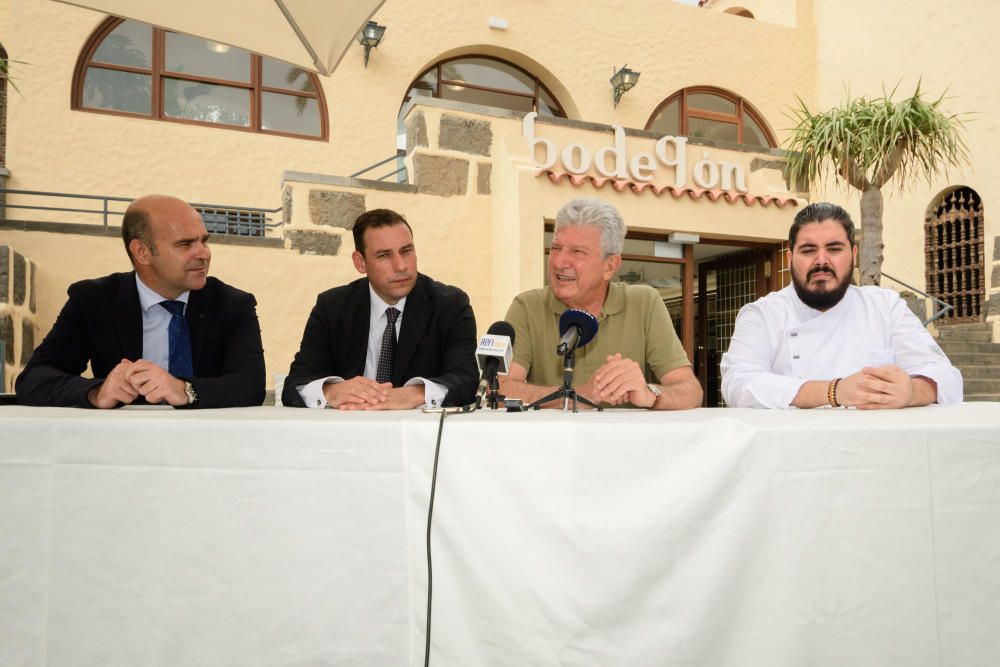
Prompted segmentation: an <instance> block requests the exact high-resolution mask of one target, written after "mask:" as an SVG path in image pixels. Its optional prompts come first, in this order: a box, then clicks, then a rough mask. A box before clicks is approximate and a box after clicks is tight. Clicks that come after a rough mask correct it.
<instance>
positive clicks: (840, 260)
mask: <svg viewBox="0 0 1000 667" xmlns="http://www.w3.org/2000/svg"><path fill="white" fill-rule="evenodd" d="M788 246H789V248H790V250H789V251H788V265H789V268H790V269H791V274H792V284H791V285H789V286H788V287H786V288H784V289H782V290H781V291H778V292H772V293H771V294H768V295H767V296H765V297H763V298H761V299H758V300H757V301H755V302H754V303H751V304H747V305H746V306H743V308H742V309H741V310H740V312H739V315H738V316H737V318H736V329H735V331H734V333H733V337H732V341H731V343H730V345H729V351H728V352H726V354H725V355H724V356H723V357H722V364H721V369H722V396H723V398H724V399H725V401H726V404H727V405H729V406H732V407H753V408H789V407H797V408H815V407H819V406H825V405H831V406H833V407H841V406H844V407H856V408H860V409H880V408H904V407H908V406H916V405H927V404H929V403H935V402H936V403H942V404H944V403H961V402H962V374H961V373H959V371H958V369H956V368H955V367H954V366H952V365H951V362H949V361H948V358H947V357H946V356H945V354H944V352H942V351H941V348H940V347H938V345H937V343H935V342H934V339H933V338H932V337H931V335H930V334H929V333H927V330H926V329H925V328H924V327H923V325H921V323H920V320H918V319H917V318H916V316H915V315H914V314H913V313H912V312H910V309H909V308H908V307H907V306H906V303H904V302H903V300H902V299H901V298H900V297H899V295H898V294H897V293H896V292H894V291H892V290H888V289H882V288H880V287H872V286H868V287H856V286H854V285H851V284H850V282H851V275H852V272H853V270H854V264H855V261H856V260H857V254H858V248H857V246H856V245H855V243H854V223H853V222H852V221H851V217H850V215H849V214H848V213H847V211H845V210H844V209H843V208H841V207H840V206H836V205H834V204H828V203H815V204H810V205H809V206H807V207H806V208H804V209H802V210H801V211H799V213H798V215H796V216H795V222H794V223H793V224H792V227H791V229H790V230H789V233H788Z"/></svg>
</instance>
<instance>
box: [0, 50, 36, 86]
mask: <svg viewBox="0 0 1000 667" xmlns="http://www.w3.org/2000/svg"><path fill="white" fill-rule="evenodd" d="M27 64H29V63H26V62H24V61H23V60H10V59H9V58H0V79H6V80H7V83H9V84H10V87H11V88H13V89H14V90H15V91H17V92H18V93H20V92H21V91H20V89H18V87H17V83H16V82H15V81H14V76H13V75H12V74H13V72H14V69H15V68H14V65H27Z"/></svg>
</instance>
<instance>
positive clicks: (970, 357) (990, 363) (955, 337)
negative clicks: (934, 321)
mask: <svg viewBox="0 0 1000 667" xmlns="http://www.w3.org/2000/svg"><path fill="white" fill-rule="evenodd" d="M937 329H938V340H937V342H938V345H940V346H941V349H942V350H944V352H945V354H947V355H948V358H949V359H951V363H953V364H955V367H956V368H958V370H960V371H961V372H962V379H963V381H964V384H965V400H966V401H991V402H1000V343H994V342H993V325H992V324H990V323H988V322H971V323H968V324H951V325H940V326H938V328H937Z"/></svg>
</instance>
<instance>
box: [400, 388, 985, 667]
mask: <svg viewBox="0 0 1000 667" xmlns="http://www.w3.org/2000/svg"><path fill="white" fill-rule="evenodd" d="M404 436H406V437H407V438H408V440H407V442H406V445H407V446H406V448H405V449H404V451H405V452H406V455H407V460H406V463H405V465H404V469H405V470H406V474H407V481H408V483H409V486H408V490H407V496H408V498H409V511H410V516H411V522H410V527H411V533H410V536H409V542H410V544H411V553H413V554H414V557H412V558H411V560H410V567H411V579H412V580H413V581H414V584H415V586H414V591H415V592H414V595H413V597H412V598H411V605H412V611H411V613H412V615H413V617H414V619H415V620H416V621H417V622H416V623H415V625H414V628H415V630H414V632H413V634H412V635H411V640H412V641H413V645H412V647H411V648H412V653H411V654H412V655H418V656H419V655H421V654H420V653H419V652H418V650H417V649H418V648H420V649H422V645H423V634H422V632H421V631H420V628H421V625H422V622H423V617H424V611H423V606H424V599H423V597H420V596H418V595H417V594H416V591H419V590H421V587H422V586H423V582H424V581H425V579H426V576H425V574H424V563H423V562H422V560H421V559H419V558H416V557H415V554H416V551H414V550H412V545H414V544H416V543H417V542H419V541H420V540H422V539H423V534H422V530H423V524H422V522H418V521H416V519H417V518H420V517H422V515H423V513H424V512H425V508H426V502H427V490H426V489H427V480H428V479H429V470H430V461H431V456H430V448H431V444H430V442H429V438H428V434H426V433H424V432H416V429H414V428H407V429H406V430H405V431H404ZM438 475H439V477H438V488H437V496H436V501H435V509H434V552H433V553H434V561H433V562H434V609H433V614H432V619H433V626H432V639H433V644H432V646H433V651H432V658H433V659H432V664H436V665H456V666H457V665H461V666H463V667H471V666H475V665H491V666H494V665H510V666H515V665H574V666H594V667H597V666H602V667H606V666H611V665H613V666H623V665H631V666H635V667H650V666H657V667H662V666H678V667H679V666H681V665H684V666H691V665H707V666H747V667H781V666H787V667H802V666H804V665H829V666H836V667H841V666H846V665H850V666H851V667H859V666H864V665H870V666H872V667H876V666H877V667H885V666H888V665H893V666H896V665H900V666H901V665H906V666H907V667H919V666H923V665H944V666H959V665H961V666H963V667H968V666H975V665H982V666H983V667H996V665H998V664H1000V406H996V405H984V404H970V405H965V406H955V407H952V408H942V407H937V406H935V407H929V408H925V409H917V410H905V411H900V412H877V413H876V412H867V413H866V412H858V411H844V410H812V411H788V412H784V411H783V412H774V411H751V410H699V411H693V412H683V413H674V414H669V415H665V414H649V413H645V412H640V413H624V414H623V413H622V412H609V413H604V414H593V413H590V414H578V415H572V414H558V413H547V414H545V415H544V416H540V415H538V414H498V415H487V414H482V413H479V414H474V415H469V416H458V417H449V418H448V420H447V421H446V424H445V430H444V437H443V442H442V450H441V459H440V464H439V472H438ZM418 524H419V525H418ZM414 528H416V530H414ZM418 533H419V534H418ZM416 664H419V663H418V662H417V661H416V660H411V665H416Z"/></svg>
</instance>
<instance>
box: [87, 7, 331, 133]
mask: <svg viewBox="0 0 1000 667" xmlns="http://www.w3.org/2000/svg"><path fill="white" fill-rule="evenodd" d="M73 108H74V109H80V110H83V111H95V112H99V113H112V114H121V115H127V116H145V117H148V118H155V119H157V120H167V121H173V122H181V123H194V124H198V125H211V126H216V127H218V126H221V127H228V128H232V129H241V130H247V131H251V132H264V133H267V134H280V135H284V136H292V137H305V138H314V139H326V137H327V120H326V119H327V112H326V103H325V102H324V100H323V93H322V91H321V89H320V85H319V80H318V79H317V78H316V76H315V75H313V74H311V73H309V72H307V71H305V70H303V69H300V68H298V67H295V66H294V65H289V64H288V63H284V62H281V61H279V60H275V59H273V58H268V57H266V56H260V55H257V54H255V53H250V52H249V51H245V50H244V49H239V48H236V47H234V46H227V45H225V44H219V43H218V42H213V41H210V40H206V39H201V38H200V37H192V36H190V35H185V34H182V33H176V32H170V31H168V30H163V29H161V28H154V27H152V26H150V25H147V24H145V23H138V22H136V21H131V20H124V19H119V18H110V19H108V20H107V21H105V22H104V23H103V24H102V25H101V26H100V27H98V29H97V30H96V31H94V34H93V35H92V36H91V38H90V40H88V42H87V44H86V46H85V47H84V49H83V51H82V52H81V53H80V59H79V60H78V62H77V67H76V72H75V75H74V80H73Z"/></svg>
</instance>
